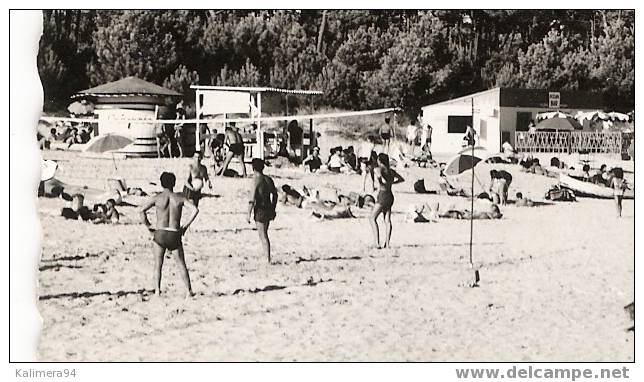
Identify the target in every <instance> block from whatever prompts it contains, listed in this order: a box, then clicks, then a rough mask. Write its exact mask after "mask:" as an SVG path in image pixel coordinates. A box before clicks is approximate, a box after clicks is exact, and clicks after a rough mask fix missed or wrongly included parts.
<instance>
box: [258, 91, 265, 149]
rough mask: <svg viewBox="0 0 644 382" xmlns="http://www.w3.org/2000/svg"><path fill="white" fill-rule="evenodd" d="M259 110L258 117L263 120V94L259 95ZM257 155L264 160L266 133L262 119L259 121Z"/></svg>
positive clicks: (259, 93)
mask: <svg viewBox="0 0 644 382" xmlns="http://www.w3.org/2000/svg"><path fill="white" fill-rule="evenodd" d="M257 110H258V117H259V118H262V93H261V92H258V93H257ZM257 155H258V158H260V159H264V133H263V131H262V121H261V119H260V120H258V121H257Z"/></svg>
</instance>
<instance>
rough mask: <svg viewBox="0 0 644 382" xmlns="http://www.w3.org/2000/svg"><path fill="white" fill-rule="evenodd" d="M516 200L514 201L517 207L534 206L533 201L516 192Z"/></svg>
mask: <svg viewBox="0 0 644 382" xmlns="http://www.w3.org/2000/svg"><path fill="white" fill-rule="evenodd" d="M516 196H517V201H516V202H515V203H514V205H515V206H517V207H534V202H533V201H532V200H530V199H528V198H524V197H523V194H522V193H520V192H517V195H516Z"/></svg>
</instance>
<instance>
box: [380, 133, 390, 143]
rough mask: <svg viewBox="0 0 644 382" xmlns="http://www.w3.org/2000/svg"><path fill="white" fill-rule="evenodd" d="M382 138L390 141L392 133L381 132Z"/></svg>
mask: <svg viewBox="0 0 644 382" xmlns="http://www.w3.org/2000/svg"><path fill="white" fill-rule="evenodd" d="M380 138H382V139H384V140H386V141H388V140H390V139H391V133H380Z"/></svg>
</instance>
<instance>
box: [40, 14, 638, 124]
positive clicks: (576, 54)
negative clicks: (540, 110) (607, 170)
mask: <svg viewBox="0 0 644 382" xmlns="http://www.w3.org/2000/svg"><path fill="white" fill-rule="evenodd" d="M43 21H44V23H43V27H44V30H43V36H42V38H41V43H40V53H39V55H38V67H39V71H40V76H41V81H42V85H43V88H44V92H45V110H46V111H56V110H62V109H64V108H65V107H66V106H67V104H68V103H69V96H70V95H72V94H74V93H75V92H76V91H78V90H81V89H85V88H88V87H91V86H95V85H99V84H102V83H105V82H108V81H114V80H117V79H120V78H123V77H126V76H132V75H134V76H138V77H140V78H142V79H145V80H148V81H151V82H154V83H157V84H159V85H164V86H166V87H168V88H171V89H174V90H177V91H180V92H183V93H184V94H185V95H186V97H187V99H186V101H187V102H191V100H190V97H191V96H192V97H194V94H193V93H192V92H191V91H190V90H189V86H190V85H191V84H197V83H199V84H202V85H209V84H212V85H233V86H272V87H283V88H291V89H318V90H322V91H324V96H322V97H318V98H317V99H316V101H315V102H317V106H322V105H324V106H327V107H336V108H342V109H365V108H375V107H383V106H386V107H392V106H397V107H402V108H404V109H406V110H413V109H415V108H417V107H418V106H420V105H426V104H429V103H431V102H434V101H439V100H443V99H447V98H451V97H455V96H460V95H464V94H467V93H470V92H473V91H478V90H484V89H487V88H492V87H496V86H504V87H525V88H544V89H558V90H584V91H597V92H601V93H603V95H604V99H606V100H607V101H608V102H610V103H612V105H607V107H608V106H612V107H615V108H620V109H626V108H632V107H633V104H634V91H635V65H634V64H635V62H634V61H635V43H634V35H635V33H634V28H635V25H634V11H624V10H622V11H619V10H611V11H603V10H545V11H538V12H535V11H532V10H494V11H488V10H460V11H459V10H440V11H431V10H426V11H425V10H423V11H418V10H380V11H378V10H328V11H323V10H302V11H264V10H261V11H248V10H245V11H230V10H211V11H206V10H191V11H183V10H170V11H91V10H49V11H44V13H43Z"/></svg>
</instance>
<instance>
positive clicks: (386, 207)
mask: <svg viewBox="0 0 644 382" xmlns="http://www.w3.org/2000/svg"><path fill="white" fill-rule="evenodd" d="M376 202H377V203H378V204H380V205H381V206H382V209H383V211H390V210H391V207H392V206H393V205H394V194H393V193H392V192H391V191H380V192H378V199H377V200H376Z"/></svg>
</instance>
